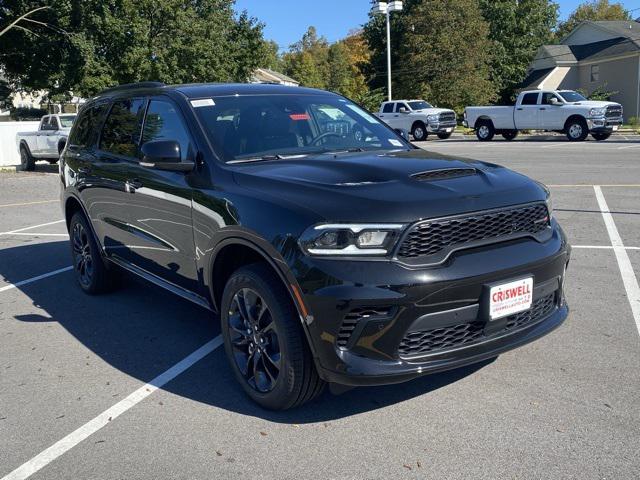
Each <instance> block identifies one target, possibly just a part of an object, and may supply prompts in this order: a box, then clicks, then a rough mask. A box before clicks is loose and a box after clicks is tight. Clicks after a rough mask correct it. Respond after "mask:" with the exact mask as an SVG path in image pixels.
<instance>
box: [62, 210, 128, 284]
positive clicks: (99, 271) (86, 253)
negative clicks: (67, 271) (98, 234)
mask: <svg viewBox="0 0 640 480" xmlns="http://www.w3.org/2000/svg"><path fill="white" fill-rule="evenodd" d="M69 237H70V239H71V256H72V258H73V270H74V272H75V274H76V280H77V281H78V284H79V285H80V288H82V290H84V291H85V292H86V293H89V294H92V295H93V294H99V293H105V292H108V291H110V290H112V289H113V287H114V286H115V285H116V284H117V272H116V271H115V270H114V269H110V268H109V266H108V265H107V264H106V262H105V260H104V258H102V254H101V253H100V250H99V248H98V244H97V242H96V240H95V238H93V232H92V231H91V229H90V228H89V224H88V222H87V219H86V218H85V216H84V214H83V213H82V212H76V213H75V214H74V215H73V217H72V218H71V222H70V223H69Z"/></svg>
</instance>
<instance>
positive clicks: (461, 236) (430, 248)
mask: <svg viewBox="0 0 640 480" xmlns="http://www.w3.org/2000/svg"><path fill="white" fill-rule="evenodd" d="M549 225H550V221H549V213H548V211H547V206H546V205H545V204H544V203H539V204H534V205H528V206H525V207H518V208H510V209H505V210H497V211H492V212H486V213H477V214H473V215H467V216H459V217H453V218H445V219H436V220H427V221H425V222H422V223H419V224H417V225H415V226H414V227H413V228H412V229H411V230H410V231H409V234H408V235H407V236H406V237H405V239H404V241H403V242H402V244H401V245H400V248H399V250H398V257H400V258H416V257H424V256H430V255H436V254H438V253H441V252H442V251H445V250H450V249H453V248H459V247H461V246H464V245H465V244H474V243H476V244H477V243H478V242H480V241H485V240H488V239H494V240H495V241H496V242H498V241H501V240H504V239H507V238H510V237H513V236H514V235H518V234H532V235H535V234H537V233H540V232H542V231H543V230H545V229H546V228H547V227H548V226H549Z"/></svg>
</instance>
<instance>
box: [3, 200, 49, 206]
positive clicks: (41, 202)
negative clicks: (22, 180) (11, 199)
mask: <svg viewBox="0 0 640 480" xmlns="http://www.w3.org/2000/svg"><path fill="white" fill-rule="evenodd" d="M59 201H60V200H41V201H38V202H24V203H5V204H4V205H0V208H5V207H23V206H25V205H42V204H43V203H55V202H59Z"/></svg>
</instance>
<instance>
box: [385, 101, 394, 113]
mask: <svg viewBox="0 0 640 480" xmlns="http://www.w3.org/2000/svg"><path fill="white" fill-rule="evenodd" d="M392 112H393V103H386V104H385V106H384V108H383V109H382V113H392Z"/></svg>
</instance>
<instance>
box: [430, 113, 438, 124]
mask: <svg viewBox="0 0 640 480" xmlns="http://www.w3.org/2000/svg"><path fill="white" fill-rule="evenodd" d="M439 119H440V115H437V114H434V115H427V121H428V122H429V123H435V122H437V121H438V120H439Z"/></svg>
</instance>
